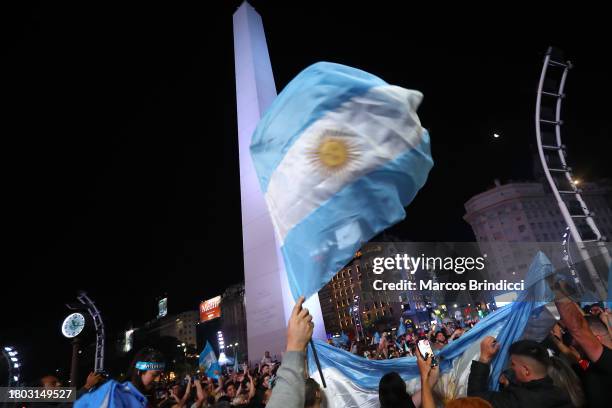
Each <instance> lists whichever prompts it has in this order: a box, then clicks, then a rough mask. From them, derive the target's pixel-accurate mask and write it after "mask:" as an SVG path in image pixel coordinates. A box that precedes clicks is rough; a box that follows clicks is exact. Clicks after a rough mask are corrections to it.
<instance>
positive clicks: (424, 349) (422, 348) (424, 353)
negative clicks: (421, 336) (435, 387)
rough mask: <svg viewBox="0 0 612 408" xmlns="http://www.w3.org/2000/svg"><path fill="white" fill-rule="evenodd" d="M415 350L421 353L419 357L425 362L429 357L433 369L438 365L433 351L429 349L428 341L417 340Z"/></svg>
mask: <svg viewBox="0 0 612 408" xmlns="http://www.w3.org/2000/svg"><path fill="white" fill-rule="evenodd" d="M417 348H418V349H419V353H421V357H423V359H425V360H427V358H428V357H429V356H432V357H431V366H432V367H435V366H437V365H438V359H437V358H436V356H435V354H434V352H433V350H432V349H431V345H430V344H429V340H419V342H418V343H417Z"/></svg>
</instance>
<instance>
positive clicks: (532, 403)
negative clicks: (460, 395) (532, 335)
mask: <svg viewBox="0 0 612 408" xmlns="http://www.w3.org/2000/svg"><path fill="white" fill-rule="evenodd" d="M498 350H499V344H498V343H497V341H496V340H495V338H493V337H491V336H487V337H486V338H485V339H484V340H483V341H482V342H481V343H480V359H479V360H478V361H476V360H474V361H472V368H471V371H470V377H469V380H468V390H467V395H468V396H470V397H480V398H482V399H484V400H487V401H489V402H490V403H491V405H493V407H495V408H519V407H520V408H528V407H534V408H536V407H537V408H570V407H572V406H573V405H572V402H571V399H570V398H569V396H568V395H567V393H566V392H565V391H564V390H562V389H561V388H558V387H555V386H554V385H553V381H552V379H551V378H550V377H549V376H548V374H547V369H548V365H549V356H548V351H547V350H546V349H545V348H544V347H543V346H542V345H540V344H539V343H537V342H535V341H531V340H520V341H517V342H516V343H514V344H512V346H510V363H511V368H512V371H513V372H514V377H515V382H516V384H510V385H507V386H506V387H505V388H504V389H503V390H502V391H490V390H489V369H490V367H489V364H490V362H491V360H492V359H493V357H494V356H495V354H496V353H497V351H498Z"/></svg>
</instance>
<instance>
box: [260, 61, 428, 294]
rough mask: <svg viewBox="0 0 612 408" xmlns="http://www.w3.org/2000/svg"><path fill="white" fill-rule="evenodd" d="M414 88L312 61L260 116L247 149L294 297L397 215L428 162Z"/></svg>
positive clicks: (323, 279)
mask: <svg viewBox="0 0 612 408" xmlns="http://www.w3.org/2000/svg"><path fill="white" fill-rule="evenodd" d="M422 98H423V95H422V94H421V93H420V92H418V91H411V90H407V89H403V88H400V87H398V86H393V85H389V84H387V83H386V82H385V81H383V80H382V79H380V78H378V77H376V76H374V75H371V74H369V73H367V72H364V71H361V70H358V69H355V68H351V67H347V66H344V65H339V64H332V63H327V62H320V63H317V64H314V65H311V66H310V67H308V68H306V69H305V70H304V71H302V72H301V73H300V74H299V75H298V76H296V77H295V78H294V79H293V80H292V81H291V82H290V83H289V84H288V85H287V87H286V88H285V89H284V90H283V91H282V92H281V93H280V94H279V95H278V97H277V98H276V99H275V100H274V102H273V103H272V105H271V106H270V108H269V110H268V111H267V112H266V113H265V115H264V116H263V118H262V119H261V121H260V122H259V124H258V126H257V128H256V130H255V133H254V134H253V139H252V143H251V155H252V158H253V162H254V165H255V169H256V171H257V175H258V177H259V181H260V184H261V189H262V192H263V193H264V195H265V199H266V202H267V204H268V209H269V211H270V216H271V218H272V221H273V223H274V227H275V230H276V233H277V237H278V239H279V244H280V246H281V251H282V253H283V258H284V261H285V268H286V270H287V277H288V280H289V286H290V287H291V291H292V294H293V296H294V298H297V297H298V296H300V295H304V296H306V297H308V296H310V295H311V294H313V293H315V292H317V291H318V290H319V289H320V288H321V287H322V286H323V285H325V284H326V283H327V282H328V281H329V280H330V279H331V278H332V277H333V275H334V274H335V273H336V272H337V271H338V270H340V269H341V268H342V267H343V266H344V265H345V264H346V263H347V262H348V261H349V260H350V259H351V258H352V257H353V255H354V253H355V251H356V250H357V249H358V248H359V247H360V246H361V244H362V243H364V242H367V241H368V240H369V239H370V238H372V237H373V236H374V235H376V234H377V233H379V232H381V231H382V230H384V229H386V228H387V227H389V226H391V225H393V224H395V223H397V222H398V221H400V220H402V219H403V218H404V217H405V215H406V214H405V211H404V206H406V205H408V204H409V203H410V202H411V201H412V199H413V198H414V196H415V195H416V193H417V191H419V189H420V188H421V187H422V186H423V184H424V183H425V180H426V179H427V175H428V173H429V170H430V169H431V167H432V165H433V161H432V158H431V154H430V147H429V135H428V133H427V131H426V130H425V129H424V128H423V127H421V123H420V121H419V118H418V116H417V114H416V110H417V108H418V106H419V104H420V102H421V99H422Z"/></svg>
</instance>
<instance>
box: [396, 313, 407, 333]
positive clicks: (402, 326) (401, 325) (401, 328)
mask: <svg viewBox="0 0 612 408" xmlns="http://www.w3.org/2000/svg"><path fill="white" fill-rule="evenodd" d="M404 334H406V325H405V324H404V319H402V318H401V317H400V323H399V327H398V328H397V333H396V336H397V337H399V336H403V335H404Z"/></svg>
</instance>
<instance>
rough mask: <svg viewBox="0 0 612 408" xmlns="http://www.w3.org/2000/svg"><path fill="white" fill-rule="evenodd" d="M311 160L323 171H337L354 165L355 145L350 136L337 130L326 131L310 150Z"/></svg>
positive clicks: (355, 157) (355, 156)
mask: <svg viewBox="0 0 612 408" xmlns="http://www.w3.org/2000/svg"><path fill="white" fill-rule="evenodd" d="M310 156H311V162H312V163H313V164H314V165H315V167H317V168H318V169H319V170H321V171H323V172H325V173H332V174H333V173H338V172H341V171H344V170H347V169H348V168H349V167H350V166H351V165H354V164H355V163H354V162H355V160H356V159H357V156H358V154H357V147H356V146H355V143H354V142H352V141H351V138H349V137H346V136H345V135H343V134H341V133H337V132H326V133H325V134H323V136H322V137H321V138H320V139H319V141H318V143H317V144H316V146H315V147H314V149H312V150H311V152H310Z"/></svg>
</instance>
